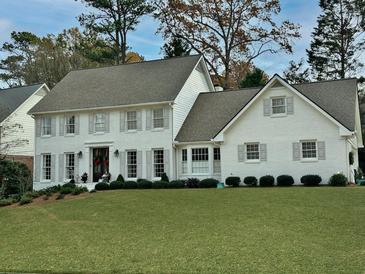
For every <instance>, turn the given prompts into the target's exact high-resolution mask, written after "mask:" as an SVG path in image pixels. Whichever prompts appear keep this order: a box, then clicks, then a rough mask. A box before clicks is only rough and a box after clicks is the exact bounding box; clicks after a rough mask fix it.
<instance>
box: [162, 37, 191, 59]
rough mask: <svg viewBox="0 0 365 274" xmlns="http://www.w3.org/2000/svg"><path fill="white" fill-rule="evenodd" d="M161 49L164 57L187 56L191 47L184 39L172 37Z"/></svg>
mask: <svg viewBox="0 0 365 274" xmlns="http://www.w3.org/2000/svg"><path fill="white" fill-rule="evenodd" d="M162 51H163V53H164V56H165V58H171V57H177V56H188V55H189V54H190V51H191V49H190V46H189V45H188V44H187V43H186V42H185V41H184V40H182V39H180V38H177V37H173V38H171V39H170V40H169V41H167V42H166V43H165V44H164V45H163V47H162Z"/></svg>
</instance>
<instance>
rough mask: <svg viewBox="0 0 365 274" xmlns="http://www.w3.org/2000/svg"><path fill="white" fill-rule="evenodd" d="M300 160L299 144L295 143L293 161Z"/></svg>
mask: <svg viewBox="0 0 365 274" xmlns="http://www.w3.org/2000/svg"><path fill="white" fill-rule="evenodd" d="M299 160H300V143H299V142H295V143H293V161H299Z"/></svg>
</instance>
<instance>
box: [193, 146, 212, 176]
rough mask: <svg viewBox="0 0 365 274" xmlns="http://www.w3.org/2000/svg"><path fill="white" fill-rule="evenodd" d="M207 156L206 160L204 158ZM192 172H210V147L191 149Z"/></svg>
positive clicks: (195, 173) (197, 173)
mask: <svg viewBox="0 0 365 274" xmlns="http://www.w3.org/2000/svg"><path fill="white" fill-rule="evenodd" d="M205 157H206V160H204V159H203V158H205ZM194 158H195V159H194ZM191 173H192V174H194V175H200V174H201V175H205V174H209V148H208V147H193V148H192V149H191Z"/></svg>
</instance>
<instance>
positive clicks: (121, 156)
mask: <svg viewBox="0 0 365 274" xmlns="http://www.w3.org/2000/svg"><path fill="white" fill-rule="evenodd" d="M125 157H126V153H125V151H121V152H119V159H120V174H122V176H123V177H124V178H127V174H126V169H127V168H126V159H125Z"/></svg>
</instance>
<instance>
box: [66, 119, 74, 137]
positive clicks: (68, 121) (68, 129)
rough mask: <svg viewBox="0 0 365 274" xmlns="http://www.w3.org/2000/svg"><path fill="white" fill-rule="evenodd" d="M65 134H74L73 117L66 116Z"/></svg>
mask: <svg viewBox="0 0 365 274" xmlns="http://www.w3.org/2000/svg"><path fill="white" fill-rule="evenodd" d="M66 134H75V115H70V116H66Z"/></svg>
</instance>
